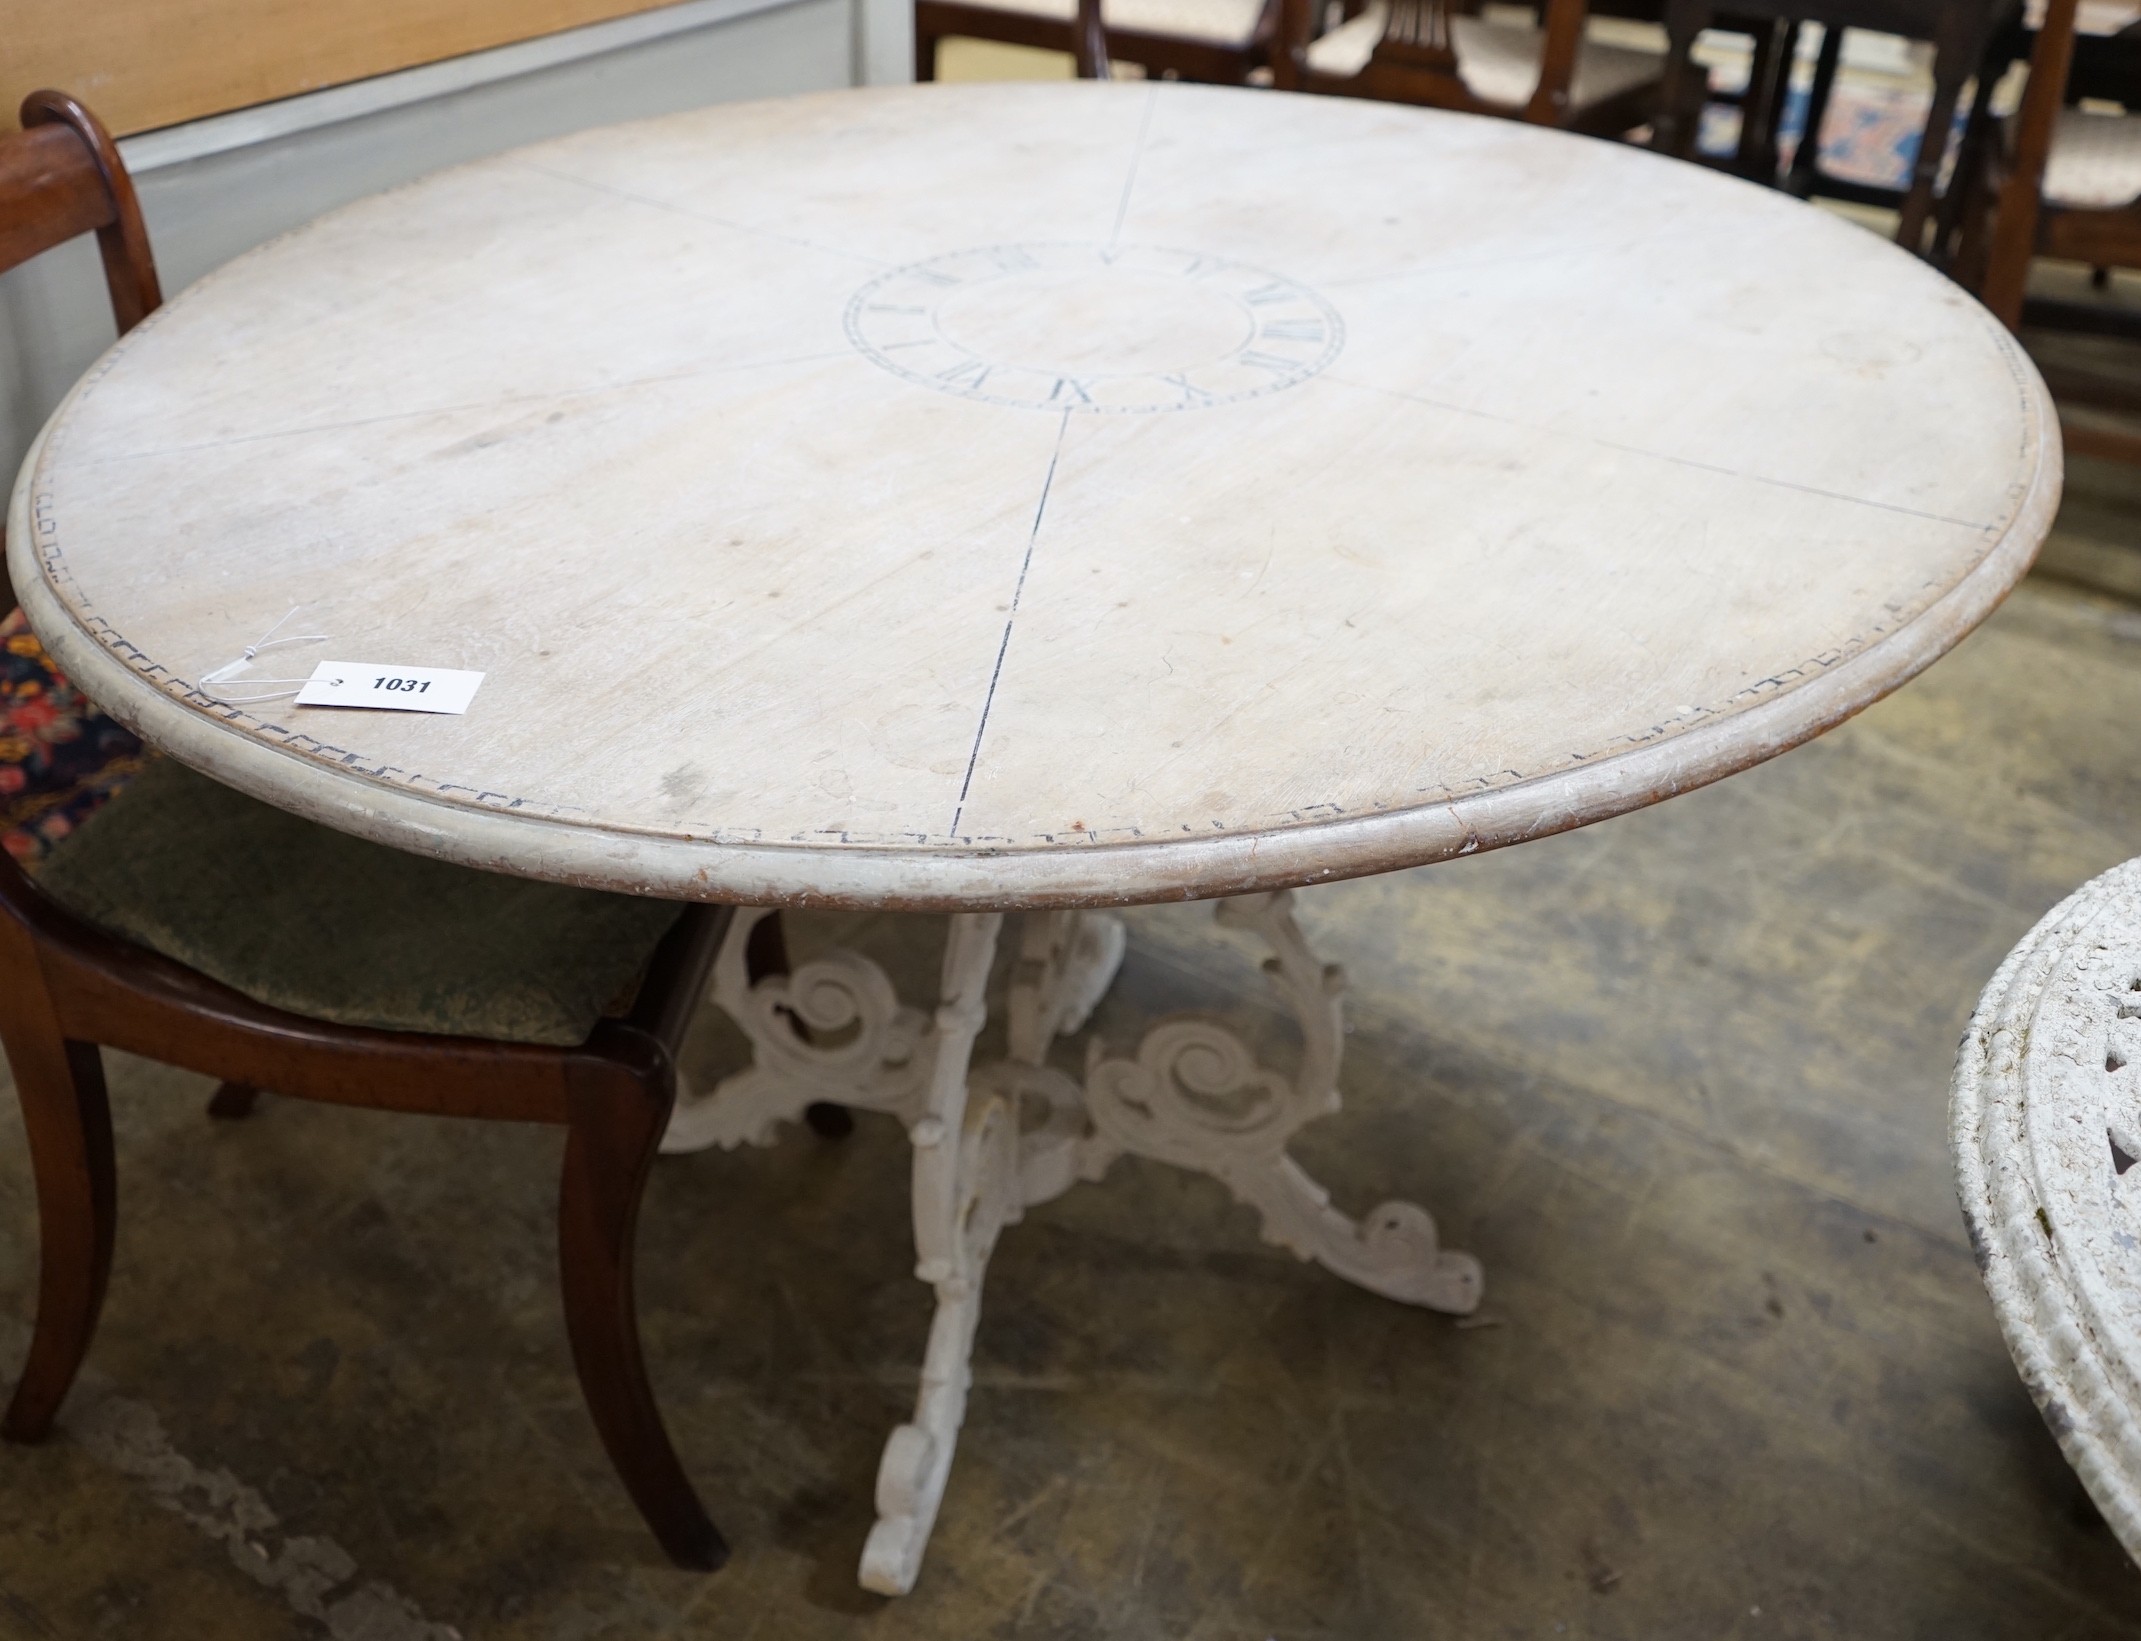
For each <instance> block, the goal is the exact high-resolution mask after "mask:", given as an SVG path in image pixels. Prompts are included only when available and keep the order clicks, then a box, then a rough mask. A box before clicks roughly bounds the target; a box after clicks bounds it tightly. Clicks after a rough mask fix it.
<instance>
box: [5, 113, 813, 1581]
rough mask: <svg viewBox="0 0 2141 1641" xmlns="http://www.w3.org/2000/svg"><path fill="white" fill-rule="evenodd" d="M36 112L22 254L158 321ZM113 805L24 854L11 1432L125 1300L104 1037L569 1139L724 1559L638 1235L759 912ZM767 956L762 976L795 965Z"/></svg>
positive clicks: (57, 119)
mask: <svg viewBox="0 0 2141 1641" xmlns="http://www.w3.org/2000/svg"><path fill="white" fill-rule="evenodd" d="M22 120H23V125H24V128H25V129H24V130H23V131H22V132H21V133H20V134H11V135H7V136H4V137H0V268H5V267H7V266H12V265H13V264H15V263H18V262H21V261H24V260H26V259H27V258H29V257H31V256H34V255H36V254H38V253H39V252H41V251H44V250H46V249H48V248H50V247H52V246H54V245H57V244H59V243H60V242H61V241H63V240H66V239H68V238H71V237H72V236H74V235H76V234H79V233H85V232H90V231H95V232H96V233H97V234H98V236H99V239H100V241H101V243H102V246H103V251H104V266H105V273H106V277H107V279H108V280H109V282H110V285H111V292H112V303H113V311H114V314H115V316H116V318H117V320H118V324H119V328H120V330H121V331H125V330H127V329H129V328H131V327H132V326H133V325H134V324H136V323H138V322H139V321H140V320H141V319H142V318H143V317H144V316H145V315H146V314H148V313H149V312H150V310H152V309H153V308H155V306H156V305H157V301H158V290H157V283H156V272H155V264H154V262H153V261H152V259H151V257H150V253H149V245H148V240H147V236H146V235H145V234H144V232H143V231H142V224H141V214H140V211H139V209H138V207H137V206H136V204H135V200H134V194H133V190H132V188H131V186H130V185H129V184H128V181H127V177H126V172H125V169H124V167H123V166H122V164H121V163H120V159H119V156H118V152H117V150H116V149H115V148H114V146H113V144H112V142H111V139H110V137H109V136H108V135H107V134H106V133H105V131H104V129H103V128H102V127H101V126H100V125H99V124H98V123H97V121H96V120H95V119H94V118H93V117H91V116H90V115H89V114H88V113H87V112H86V111H85V110H84V109H83V108H82V107H81V106H80V105H79V104H78V103H76V102H74V101H73V100H72V99H71V98H68V97H65V96H62V95H60V94H58V93H55V92H49V91H41V92H37V93H35V94H34V95H32V96H31V97H30V98H29V99H28V100H27V101H26V102H25V103H24V104H23V109H22ZM19 616H20V612H19V611H18V612H17V616H16V619H17V621H18V623H19ZM6 654H7V655H8V656H9V658H10V660H11V663H12V664H15V665H17V666H29V665H32V664H35V665H38V666H44V667H45V668H46V670H45V674H44V677H45V682H44V684H43V685H42V686H38V685H37V684H36V681H35V680H34V679H32V680H29V681H27V682H25V681H24V680H23V679H21V678H15V679H13V680H12V681H11V689H14V687H15V686H16V685H20V686H21V687H22V688H24V689H30V690H32V693H33V694H34V693H35V690H36V688H39V687H41V688H43V689H44V690H45V692H46V693H45V694H44V695H43V696H42V697H40V699H42V700H43V701H44V706H45V710H43V711H41V712H40V713H37V714H22V713H19V712H18V713H12V714H11V717H10V737H11V739H12V740H14V741H16V742H22V741H26V740H29V739H34V738H35V737H34V735H32V734H31V733H30V730H28V729H25V728H24V727H23V726H24V725H25V724H29V725H31V726H32V727H33V728H34V729H35V730H36V731H37V732H38V733H47V732H52V731H53V730H54V725H55V722H56V721H57V720H56V717H55V711H54V710H53V705H52V703H53V699H54V698H55V696H65V695H69V694H70V693H71V692H69V691H68V686H67V685H66V684H65V681H64V680H63V679H60V678H58V676H57V675H56V674H53V673H51V672H50V671H49V667H48V665H47V664H46V663H44V662H43V658H42V655H41V652H39V651H38V650H37V646H36V640H35V637H34V635H30V634H28V633H27V630H26V629H22V628H20V627H19V625H18V626H17V628H16V629H15V630H14V632H13V635H12V636H11V637H10V639H9V641H8V643H7V645H6ZM16 694H17V696H18V697H19V695H20V690H16ZM78 730H79V724H75V725H74V726H72V729H71V730H69V731H67V732H70V733H72V732H78ZM63 761H64V760H59V762H63ZM26 763H28V764H34V763H35V760H23V759H19V758H18V759H17V760H15V761H14V762H13V763H11V764H8V765H6V766H4V767H0V773H4V772H5V770H6V769H8V768H12V769H14V770H15V771H17V773H16V774H15V776H14V777H13V778H12V779H11V781H10V782H9V783H6V784H7V785H8V786H9V787H10V788H11V791H10V792H9V797H10V800H11V801H14V802H17V803H19V802H20V801H21V800H22V799H23V798H24V796H25V790H26V787H29V788H34V786H35V785H36V780H37V778H38V777H42V776H52V775H55V774H56V773H64V772H63V771H59V770H58V768H57V764H56V763H55V762H54V761H53V760H47V761H46V763H45V765H42V766H38V767H36V768H32V769H30V772H29V775H28V776H25V775H24V774H23V773H22V771H23V770H24V768H25V767H26ZM30 795H31V796H33V797H34V796H38V794H36V793H35V792H34V791H32V792H31V793H30ZM46 796H49V794H46ZM105 796H106V797H107V798H108V801H105V802H103V803H102V804H101V806H100V807H96V808H95V810H94V812H93V813H91V814H89V815H88V816H87V818H86V819H83V820H81V822H80V824H79V825H70V826H68V827H63V828H61V829H60V832H59V834H58V835H51V834H49V833H44V834H40V833H36V832H35V831H34V830H33V831H23V830H22V829H21V828H19V827H18V835H19V837H20V838H23V839H27V840H28V841H27V842H21V843H19V844H18V845H17V850H16V851H15V852H19V853H21V854H22V855H23V856H25V857H28V861H27V867H34V871H33V870H31V869H27V867H26V864H25V862H22V861H18V860H17V859H16V858H14V852H10V853H0V1046H4V1048H5V1050H6V1054H7V1060H8V1064H9V1067H10V1068H11V1070H12V1071H13V1073H14V1083H15V1091H16V1096H17V1098H18V1100H19V1102H20V1105H21V1110H22V1116H23V1123H24V1126H25V1128H26V1130H27V1132H28V1136H29V1145H30V1160H31V1166H32V1170H33V1173H34V1177H35V1181H36V1188H37V1207H38V1219H39V1235H40V1241H41V1250H40V1253H41V1259H40V1275H39V1287H38V1298H37V1323H36V1329H35V1332H34V1334H33V1336H32V1340H31V1344H30V1349H29V1355H28V1358H27V1360H26V1362H25V1364H24V1366H23V1369H22V1376H21V1378H20V1380H19V1381H18V1382H17V1384H16V1387H15V1392H14V1397H13V1399H12V1401H11V1402H10V1403H9V1404H8V1408H7V1412H6V1415H5V1418H4V1420H0V1434H4V1435H5V1436H6V1437H7V1438H8V1439H10V1440H13V1441H18V1442H34V1441H38V1440H40V1439H41V1438H43V1437H44V1436H45V1435H46V1434H47V1432H49V1431H50V1430H51V1428H52V1424H53V1420H54V1418H55V1416H56V1415H57V1414H58V1412H59V1408H60V1404H61V1401H62V1400H63V1398H64V1397H65V1396H66V1394H67V1391H68V1388H69V1386H70V1385H71V1384H72V1383H73V1381H74V1378H75V1374H76V1371H77V1370H78V1368H79V1367H80V1365H81V1362H82V1359H83V1357H84V1355H85V1354H86V1353H87V1351H88V1349H89V1344H90V1338H91V1335H92V1333H93V1332H94V1330H95V1327H96V1323H97V1316H98V1311H99V1309H100V1307H101V1305H102V1303H103V1299H104V1292H105V1284H106V1279H107V1277H108V1275H109V1273H110V1269H111V1260H112V1242H113V1231H114V1225H115V1216H116V1208H117V1183H116V1171H115V1164H114V1156H113V1144H112V1128H111V1115H110V1111H109V1108H108V1105H107V1102H106V1095H105V1085H104V1074H103V1068H102V1063H101V1057H100V1049H101V1048H103V1047H110V1048H116V1049H121V1050H124V1051H126V1052H129V1053H133V1054H140V1055H144V1056H147V1057H148V1058H151V1059H155V1060H160V1061H163V1062H165V1063H167V1064H170V1065H177V1066H183V1067H186V1068H188V1069H190V1070H194V1071H198V1072H203V1073H205V1074H207V1075H208V1076H211V1077H215V1078H219V1079H221V1080H222V1082H221V1087H220V1088H219V1090H218V1092H217V1094H216V1097H215V1100H214V1102H213V1104H212V1107H211V1109H212V1110H214V1111H215V1112H216V1113H217V1114H219V1115H224V1116H242V1115H244V1114H245V1113H246V1112H247V1111H249V1110H250V1109H251V1108H252V1106H253V1104H254V1099H255V1094H254V1091H255V1090H258V1089H272V1090H275V1091H276V1092H277V1093H279V1094H284V1095H291V1096H295V1097H297V1098H301V1099H308V1100H322V1101H327V1102H329V1103H333V1104H339V1105H353V1106H365V1107H371V1108H374V1109H379V1110H385V1111H409V1112H422V1113H426V1114H432V1115H445V1116H462V1117H483V1118H490V1119H494V1120H504V1121H513V1122H536V1123H548V1124H551V1125H553V1126H555V1127H558V1128H561V1129H563V1130H564V1146H563V1165H562V1178H561V1182H560V1187H559V1200H558V1264H559V1274H560V1281H561V1286H562V1290H563V1298H564V1311H565V1324H566V1332H567V1336H568V1338H569V1340H570V1343H571V1347H572V1354H573V1361H574V1364H575V1366H576V1367H577V1369H578V1373H579V1379H580V1385H581V1388H582V1390H583V1392H584V1393H585V1396H586V1400H587V1406H588V1411H589V1413H590V1414H591V1415H592V1416H593V1419H594V1424H595V1429H596V1431H597V1433H598V1434H599V1435H600V1437H601V1439H602V1442H603V1445H604V1447H605V1448H606V1449H607V1450H608V1453H609V1456H610V1459H611V1461H612V1462H613V1463H614V1464H615V1466H616V1468H617V1471H618V1473H619V1475H620V1476H621V1478H622V1479H623V1481H624V1484H625V1487H626V1489H627V1491H628V1492H629V1493H630V1494H631V1497H632V1499H633V1502H634V1503H635V1504H637V1505H638V1507H639V1509H640V1512H641V1513H642V1515H644V1516H645V1518H646V1520H647V1523H648V1525H649V1526H650V1527H651V1528H652V1529H653V1531H654V1535H655V1537H656V1538H657V1539H658V1540H659V1541H660V1543H661V1545H662V1548H663V1549H664V1550H665V1551H667V1552H668V1554H669V1556H670V1557H671V1559H672V1560H674V1561H675V1562H676V1563H677V1564H678V1565H680V1566H684V1567H691V1568H705V1569H711V1568H714V1567H717V1566H719V1565H720V1564H721V1562H722V1561H723V1560H724V1559H725V1557H726V1555H727V1549H726V1546H725V1545H724V1544H723V1543H722V1540H721V1536H720V1534H719V1533H718V1532H716V1531H715V1529H714V1526H713V1523H712V1522H711V1521H709V1520H708V1519H707V1515H706V1512H705V1511H704V1509H703V1508H702V1507H701V1506H700V1503H699V1500H698V1497H697V1495H696V1494H695V1493H694V1492H693V1490H692V1487H691V1483H690V1482H689V1481H688V1480H687V1479H686V1477H685V1474H684V1470H683V1467H682V1465H681V1464H679V1462H678V1460H677V1457H676V1453H675V1451H674V1449H673V1448H672V1447H671V1445H670V1442H669V1437H668V1434H667V1432H666V1431H665V1430H664V1428H663V1425H662V1420H661V1415H660V1413H659V1411H658V1410H657V1408H656V1406H655V1401H654V1396H653V1393H652V1391H651V1389H650V1388H649V1386H648V1383H647V1376H646V1369H645V1365H644V1363H643V1361H642V1359H641V1355H640V1342H639V1329H638V1321H637V1317H636V1313H635V1309H634V1300H633V1236H634V1227H635V1224H636V1222H637V1216H638V1212H639V1203H640V1195H641V1191H642V1188H643V1187H644V1186H645V1184H646V1180H647V1176H648V1171H649V1169H650V1168H651V1166H652V1164H653V1162H654V1157H655V1150H656V1146H657V1144H658V1142H659V1141H660V1139H661V1136H662V1132H663V1129H664V1127H665V1126H666V1124H667V1122H668V1118H669V1112H670V1108H671V1105H672V1103H673V1102H674V1099H675V1096H676V1081H677V1073H676V1053H677V1049H678V1045H679V1043H680V1041H681V1040H682V1037H683V1035H684V1031H685V1029H686V1027H687V1026H688V1024H689V1022H690V1019H691V1016H692V1012H693V1010H694V1008H695V1006H696V1005H697V1003H698V1000H699V998H700V995H701V993H702V991H703V989H704V985H705V982H706V978H707V975H708V973H709V971H710V969H711V967H712V964H713V960H714V955H715V949H716V947H717V946H718V944H719V942H720V940H721V938H722V935H723V933H724V932H725V930H726V929H727V927H728V925H729V922H730V920H731V918H732V916H733V913H732V911H731V909H730V908H726V907H710V906H693V907H689V908H680V907H676V906H670V905H664V904H661V903H658V902H652V901H644V900H636V899H634V898H633V897H629V896H618V895H605V894H597V893H594V892H592V891H588V890H579V889H571V888H565V887H561V886H558V885H552V884H538V883H528V882H523V881H520V880H517V879H512V878H506V877H502V876H497V875H494V874H491V873H486V872H476V871H469V870H465V869H462V868H459V867H451V866H446V865H443V864H441V863H439V862H436V861H430V860H424V859H420V858H418V857H416V856H413V855H408V854H404V853H402V852H400V851H397V850H393V849H387V848H383V847H381V846H379V845H376V844H372V843H366V842H363V841H362V840H359V839H357V838H354V837H349V836H347V835H344V834H342V833H338V832H333V831H329V830H327V829H326V828H323V827H318V826H314V825H312V824H311V823H309V822H306V821H302V820H299V819H298V818H296V817H295V816H292V815H289V814H286V813H285V812H283V811H281V810H279V809H274V808H272V807H270V806H268V805H266V804H261V803H257V802H255V801H254V800H252V799H250V798H247V797H244V796H242V795H241V794H239V793H237V792H234V791H232V790H231V789H229V788H227V787H224V786H220V785H218V784H217V783H215V782H213V781H210V780H207V779H205V778H203V777H201V776H199V775H195V774H193V773H192V772H190V771H188V770H186V769H184V768H182V767H181V766H179V765H177V764H175V763H170V762H166V761H162V760H149V761H148V763H147V766H146V768H144V769H142V770H141V772H140V773H139V774H138V775H135V776H134V778H133V779H132V780H130V781H127V782H125V783H124V784H123V785H118V787H117V790H116V792H115V793H108V794H105ZM204 839H205V840H213V841H212V842H210V843H208V844H205V845H204V843H203V840H204ZM15 841H16V839H15V837H12V836H11V842H15ZM40 856H41V857H42V858H37V857H40ZM774 938H775V939H776V940H777V938H778V937H777V936H776V937H774ZM752 955H753V956H754V957H756V958H759V959H760V960H761V961H760V964H759V965H757V966H759V967H760V968H761V971H762V970H763V967H764V966H765V965H768V964H775V965H777V964H779V962H780V957H781V954H780V953H779V952H778V951H777V950H774V949H772V948H771V947H770V946H769V947H768V948H767V949H765V950H762V951H759V952H754V953H753V954H752ZM838 1115H840V1116H845V1113H839V1114H838Z"/></svg>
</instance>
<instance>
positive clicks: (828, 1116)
mask: <svg viewBox="0 0 2141 1641" xmlns="http://www.w3.org/2000/svg"><path fill="white" fill-rule="evenodd" d="M743 962H744V973H745V974H746V975H747V976H748V977H749V978H750V980H751V983H752V984H753V985H756V984H757V983H758V982H759V981H761V980H763V979H764V978H765V977H766V976H767V975H769V974H786V973H788V972H789V971H788V936H787V934H786V933H785V932H784V931H783V930H782V928H781V914H780V913H779V912H775V913H774V914H773V915H772V916H770V917H765V918H761V919H759V922H758V926H757V927H756V928H754V929H753V930H752V931H751V938H750V943H749V944H748V945H747V946H745V947H744V949H743ZM796 1029H797V1030H798V1031H799V1032H802V1033H803V1034H804V1036H805V1037H806V1038H807V1037H808V1035H809V1031H808V1028H807V1027H805V1026H804V1025H803V1024H802V1023H801V1022H800V1021H798V1022H796ZM803 1121H805V1122H806V1123H808V1124H809V1125H810V1131H811V1132H812V1133H813V1134H815V1135H817V1136H818V1138H820V1139H821V1140H844V1139H846V1138H847V1137H848V1135H850V1134H852V1133H854V1132H855V1118H854V1116H853V1114H852V1113H851V1112H849V1110H848V1108H847V1107H846V1106H844V1105H834V1104H833V1103H832V1102H831V1101H829V1100H814V1101H812V1102H811V1103H810V1104H809V1105H807V1106H805V1107H804V1108H803Z"/></svg>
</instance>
